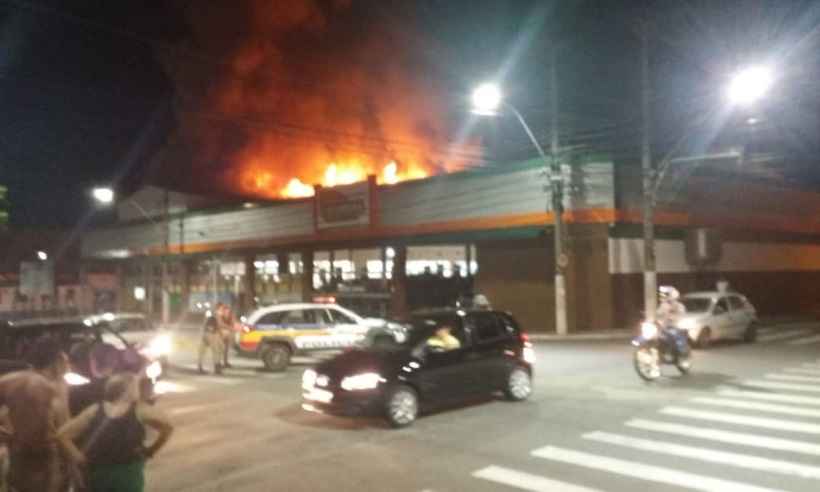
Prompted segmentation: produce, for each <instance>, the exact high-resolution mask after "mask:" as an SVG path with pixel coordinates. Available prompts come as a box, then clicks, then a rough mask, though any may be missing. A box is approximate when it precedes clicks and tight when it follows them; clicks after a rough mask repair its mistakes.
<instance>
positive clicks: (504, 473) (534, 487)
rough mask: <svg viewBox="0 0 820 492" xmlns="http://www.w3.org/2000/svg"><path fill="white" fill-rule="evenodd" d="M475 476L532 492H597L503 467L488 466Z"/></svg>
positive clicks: (476, 472) (475, 473)
mask: <svg viewBox="0 0 820 492" xmlns="http://www.w3.org/2000/svg"><path fill="white" fill-rule="evenodd" d="M473 476H474V477H475V478H481V479H483V480H489V481H491V482H495V483H498V484H503V485H508V486H510V487H515V488H517V489H521V490H530V491H532V492H597V490H596V489H590V488H587V487H581V486H578V485H573V484H571V483H566V482H559V481H558V480H552V479H549V478H545V477H542V476H540V475H533V474H531V473H524V472H520V471H516V470H512V469H510V468H504V467H503V466H488V467H487V468H482V469H480V470H478V471H475V472H473Z"/></svg>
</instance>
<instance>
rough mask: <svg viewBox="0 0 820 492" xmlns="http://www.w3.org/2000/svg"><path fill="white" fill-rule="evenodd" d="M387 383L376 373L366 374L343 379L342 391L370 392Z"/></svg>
mask: <svg viewBox="0 0 820 492" xmlns="http://www.w3.org/2000/svg"><path fill="white" fill-rule="evenodd" d="M385 381H387V380H386V379H384V378H383V377H381V375H379V374H378V373H375V372H365V373H362V374H356V375H355V376H348V377H346V378H344V379H342V389H343V390H346V391H357V390H369V389H374V388H376V387H377V386H378V385H379V383H382V382H385Z"/></svg>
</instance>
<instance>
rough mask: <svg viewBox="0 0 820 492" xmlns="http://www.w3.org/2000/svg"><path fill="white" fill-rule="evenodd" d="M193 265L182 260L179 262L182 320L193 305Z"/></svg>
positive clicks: (189, 261)
mask: <svg viewBox="0 0 820 492" xmlns="http://www.w3.org/2000/svg"><path fill="white" fill-rule="evenodd" d="M192 269H193V264H192V262H191V260H182V261H180V262H179V281H180V295H179V305H180V312H179V315H180V319H181V318H182V317H184V316H185V313H187V312H188V307H189V306H190V305H191V270H192Z"/></svg>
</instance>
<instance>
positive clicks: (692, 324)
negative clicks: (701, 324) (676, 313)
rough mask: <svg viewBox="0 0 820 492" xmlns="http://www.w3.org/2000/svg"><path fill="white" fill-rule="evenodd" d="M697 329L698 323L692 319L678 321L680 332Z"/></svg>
mask: <svg viewBox="0 0 820 492" xmlns="http://www.w3.org/2000/svg"><path fill="white" fill-rule="evenodd" d="M697 327H698V322H697V321H695V320H693V319H692V318H686V319H682V320H680V321H678V328H680V329H681V330H686V331H689V330H694V329H696V328H697Z"/></svg>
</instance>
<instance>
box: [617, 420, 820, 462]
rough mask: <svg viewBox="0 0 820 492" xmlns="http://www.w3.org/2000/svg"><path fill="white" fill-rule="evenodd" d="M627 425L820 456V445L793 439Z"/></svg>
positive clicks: (643, 422) (635, 423)
mask: <svg viewBox="0 0 820 492" xmlns="http://www.w3.org/2000/svg"><path fill="white" fill-rule="evenodd" d="M625 425H626V426H628V427H633V428H635V429H643V430H648V431H654V432H665V433H667V434H676V435H679V436H684V437H694V438H698V439H708V440H711V441H718V442H724V443H728V444H740V445H742V446H751V447H755V448H763V449H768V450H778V451H789V452H793V453H801V454H809V455H813V456H820V444H815V443H812V442H805V441H793V440H791V439H781V438H778V437H767V436H759V435H756V434H744V433H742V432H732V431H725V430H720V429H711V428H708V427H695V426H691V425H683V424H673V423H670V422H656V421H653V420H644V419H633V420H630V421H628V422H626V424H625Z"/></svg>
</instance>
